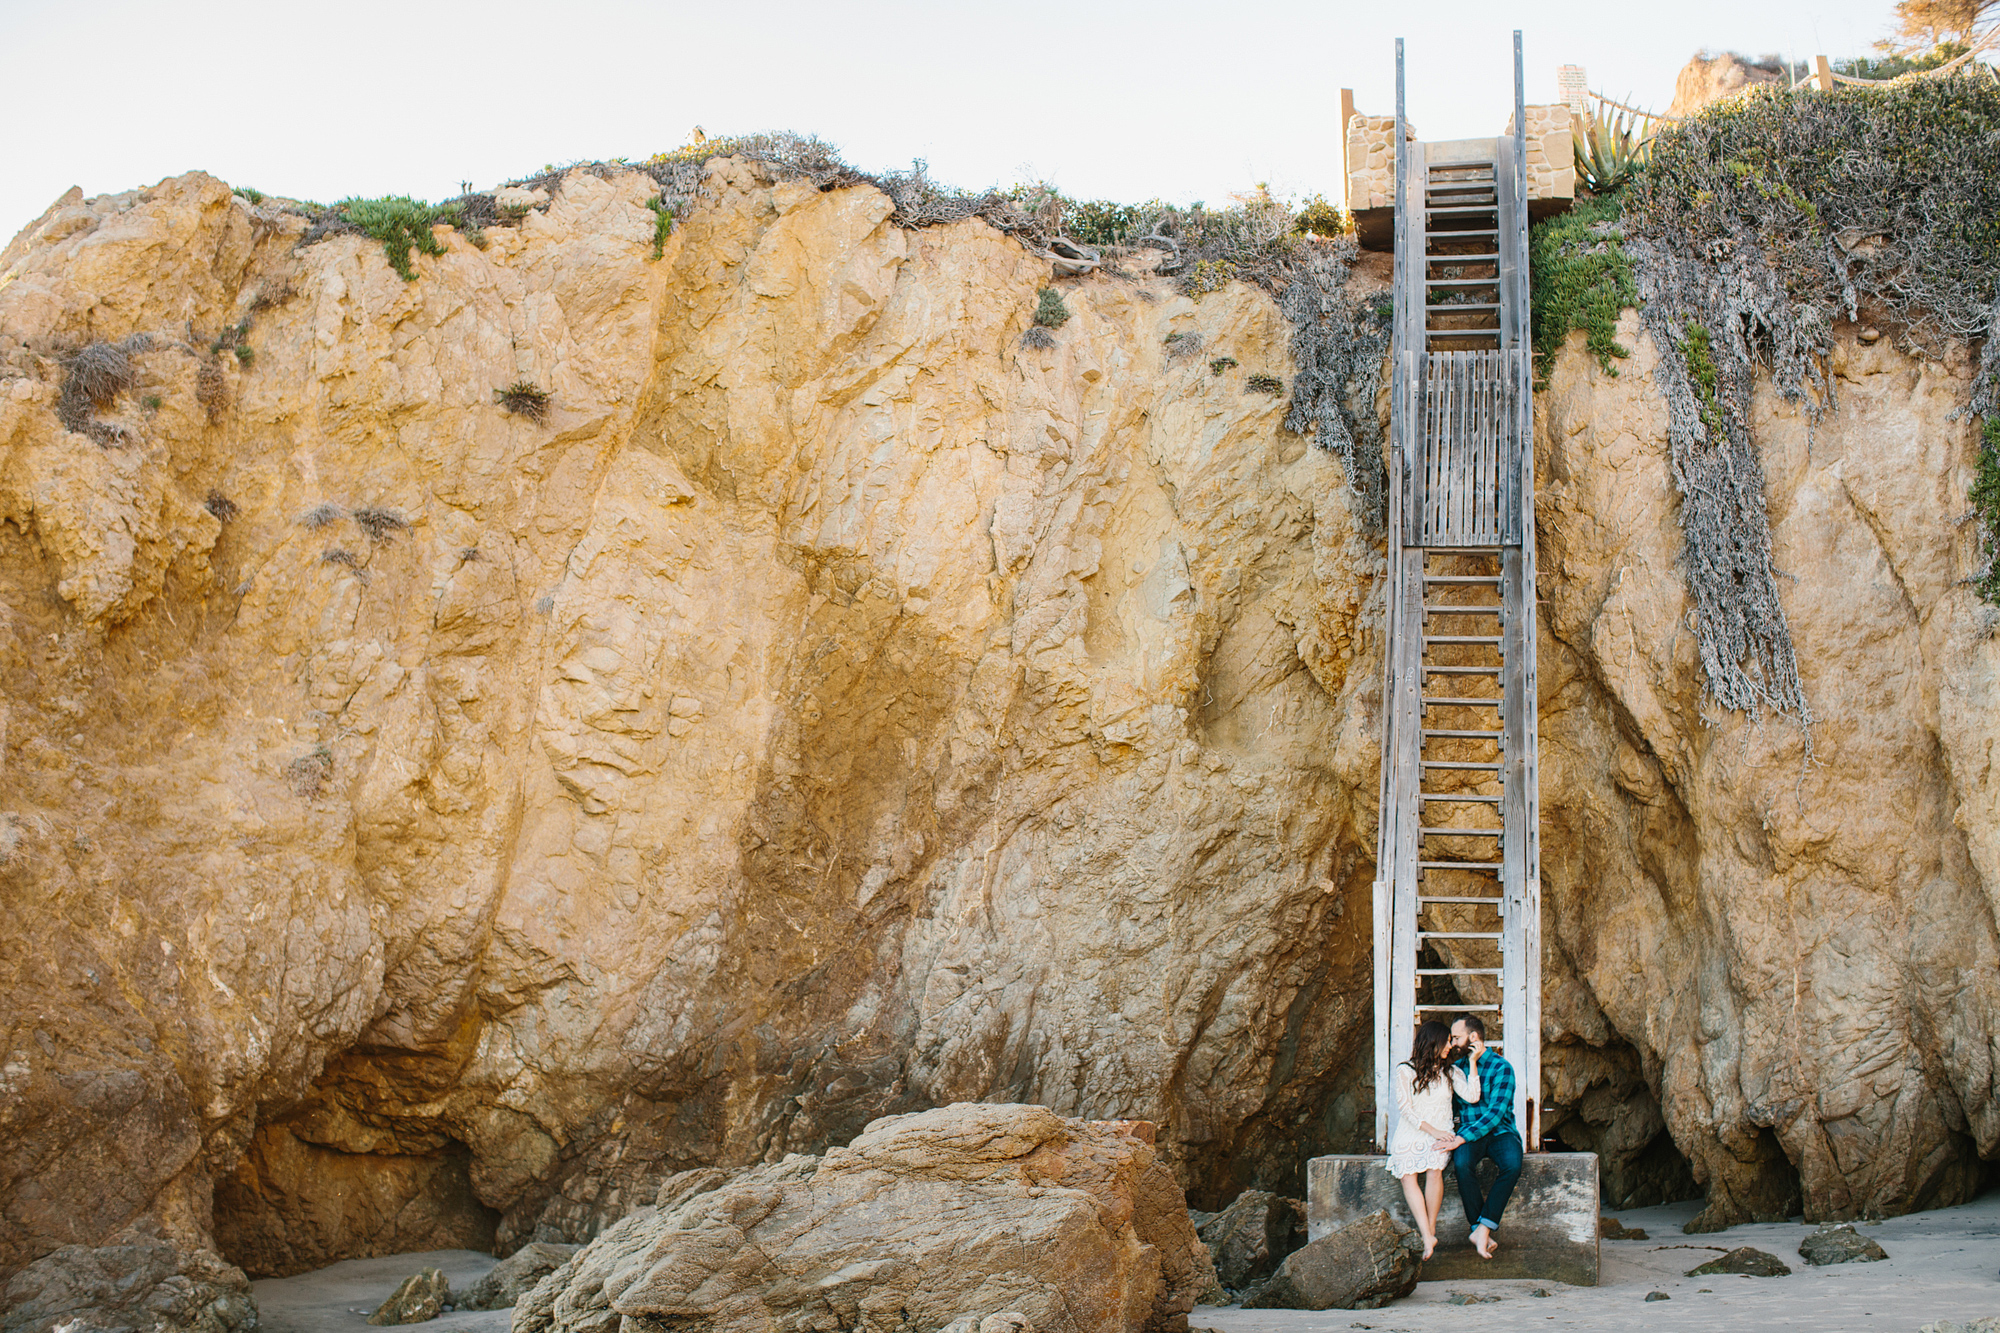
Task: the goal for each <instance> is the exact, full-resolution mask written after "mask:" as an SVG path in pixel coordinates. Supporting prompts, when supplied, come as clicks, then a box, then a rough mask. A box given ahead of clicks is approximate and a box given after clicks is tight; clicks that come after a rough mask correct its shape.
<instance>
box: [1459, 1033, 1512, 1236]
mask: <svg viewBox="0 0 2000 1333" xmlns="http://www.w3.org/2000/svg"><path fill="white" fill-rule="evenodd" d="M1451 1036H1452V1041H1453V1042H1454V1043H1455V1044H1456V1045H1457V1046H1458V1047H1459V1048H1460V1049H1461V1050H1463V1051H1465V1053H1466V1056H1467V1059H1466V1060H1461V1061H1459V1063H1460V1064H1465V1063H1467V1062H1468V1061H1469V1062H1470V1064H1471V1066H1472V1068H1473V1070H1474V1071H1476V1072H1477V1073H1478V1075H1479V1100H1478V1101H1476V1102H1462V1101H1459V1100H1458V1098H1457V1097H1453V1098H1452V1101H1453V1103H1454V1106H1453V1111H1454V1118H1455V1119H1456V1120H1457V1122H1458V1126H1457V1128H1458V1133H1457V1134H1456V1135H1455V1136H1454V1137H1455V1138H1456V1140H1457V1141H1456V1143H1454V1144H1453V1145H1452V1150H1451V1165H1452V1170H1453V1171H1454V1172H1456V1173H1457V1175H1458V1197H1459V1201H1460V1202H1462V1203H1463V1204H1464V1205H1465V1220H1466V1223H1467V1225H1469V1226H1470V1227H1471V1228H1472V1248H1473V1249H1475V1250H1478V1251H1479V1257H1480V1258H1482V1259H1491V1258H1492V1257H1493V1247H1494V1240H1493V1233H1494V1232H1495V1231H1497V1230H1499V1229H1500V1214H1502V1213H1504V1212H1506V1211H1507V1199H1508V1196H1510V1195H1511V1194H1513V1192H1514V1182H1515V1181H1517V1180H1519V1179H1520V1178H1521V1135H1520V1131H1519V1130H1517V1129H1516V1128H1515V1126H1514V1066H1512V1065H1510V1064H1508V1063H1507V1061H1506V1060H1505V1059H1504V1058H1503V1057H1502V1056H1501V1054H1500V1052H1498V1051H1489V1050H1487V1049H1486V1024H1485V1023H1484V1022H1483V1021H1482V1020H1481V1019H1480V1017H1479V1016H1478V1015H1477V1014H1467V1015H1466V1016H1465V1017H1464V1018H1461V1019H1459V1020H1458V1021H1457V1022H1456V1023H1453V1024H1452V1025H1451ZM1482 1157H1491V1158H1492V1159H1493V1164H1494V1165H1495V1166H1497V1167H1499V1168H1500V1174H1499V1175H1497V1176H1495V1177H1494V1178H1493V1192H1492V1193H1491V1194H1486V1195H1482V1194H1481V1193H1480V1190H1479V1177H1478V1176H1477V1175H1475V1174H1474V1173H1473V1172H1474V1168H1476V1167H1477V1166H1478V1165H1479V1159H1480V1158H1482Z"/></svg>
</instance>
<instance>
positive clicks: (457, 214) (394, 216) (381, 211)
mask: <svg viewBox="0 0 2000 1333" xmlns="http://www.w3.org/2000/svg"><path fill="white" fill-rule="evenodd" d="M327 213H328V214H329V215H331V220H333V221H335V222H337V223H341V224H345V226H346V227H350V228H352V229H353V230H355V231H358V232H360V233H361V234H362V235H364V236H372V237H374V238H375V239H376V240H378V241H380V242H381V243H382V253H383V254H385V255H387V256H388V259H389V267H391V268H393V269H395V270H396V272H398V273H400V274H401V275H402V277H403V281H404V282H415V281H416V278H417V271H416V269H415V268H414V267H413V266H412V264H411V261H410V251H412V250H415V251H416V252H417V253H418V254H424V255H441V254H443V253H444V243H443V242H442V241H440V240H438V238H437V236H436V235H435V234H434V233H433V232H432V231H431V228H433V227H435V226H437V225H439V224H440V223H442V224H444V225H445V226H448V227H456V226H458V225H459V224H460V223H461V222H462V221H463V220H464V215H463V213H462V212H461V211H460V210H459V209H458V208H455V207H453V206H452V205H450V204H427V203H425V202H424V201H423V200H421V199H412V198H410V197H409V196H408V195H404V194H392V195H385V196H383V197H382V198H380V199H343V200H341V201H340V202H339V203H337V204H335V205H334V206H333V207H332V208H330V209H328V210H327Z"/></svg>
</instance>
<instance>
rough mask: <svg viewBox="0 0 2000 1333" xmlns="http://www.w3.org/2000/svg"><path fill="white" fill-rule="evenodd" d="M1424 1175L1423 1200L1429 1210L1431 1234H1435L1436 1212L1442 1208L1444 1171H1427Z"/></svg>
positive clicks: (1436, 1224) (1436, 1225)
mask: <svg viewBox="0 0 2000 1333" xmlns="http://www.w3.org/2000/svg"><path fill="white" fill-rule="evenodd" d="M1424 1175H1425V1177H1426V1179H1425V1181H1424V1202H1425V1203H1426V1204H1427V1205H1429V1207H1430V1210H1431V1235H1433V1236H1435V1235H1437V1230H1438V1213H1439V1212H1441V1211H1442V1210H1443V1208H1444V1172H1443V1171H1427V1172H1425V1173H1424Z"/></svg>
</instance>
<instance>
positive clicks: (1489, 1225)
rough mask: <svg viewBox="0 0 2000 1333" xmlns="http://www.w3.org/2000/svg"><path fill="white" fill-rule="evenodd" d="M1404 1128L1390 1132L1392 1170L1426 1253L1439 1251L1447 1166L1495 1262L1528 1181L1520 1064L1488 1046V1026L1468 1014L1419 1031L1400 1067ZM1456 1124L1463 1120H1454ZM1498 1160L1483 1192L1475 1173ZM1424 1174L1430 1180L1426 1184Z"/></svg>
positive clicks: (1477, 1242) (1479, 1242)
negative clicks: (1510, 1212) (1504, 1219)
mask: <svg viewBox="0 0 2000 1333" xmlns="http://www.w3.org/2000/svg"><path fill="white" fill-rule="evenodd" d="M1395 1087H1396V1127H1395V1130H1394V1132H1392V1133H1391V1134H1390V1135H1389V1173H1390V1174H1391V1175H1393V1176H1397V1177H1399V1178H1401V1180H1402V1182H1403V1198H1404V1199H1405V1200H1407V1201H1408V1203H1409V1205H1410V1212H1411V1213H1412V1214H1413V1215H1414V1216H1415V1217H1416V1220H1417V1229H1418V1230H1419V1231H1421V1232H1422V1233H1423V1237H1424V1258H1426V1259H1428V1258H1430V1257H1431V1252H1432V1251H1433V1250H1435V1249H1436V1248H1437V1219H1438V1211H1439V1210H1440V1209H1441V1208H1442V1207H1443V1206H1444V1167H1445V1163H1446V1162H1449V1163H1451V1165H1452V1168H1453V1170H1454V1172H1455V1173H1456V1174H1457V1176H1458V1197H1459V1199H1460V1200H1461V1201H1462V1202H1463V1203H1464V1204H1465V1220H1466V1222H1467V1224H1468V1225H1470V1226H1471V1227H1472V1246H1473V1248H1474V1249H1476V1250H1478V1251H1479V1257H1480V1258H1482V1259H1491V1258H1492V1257H1493V1250H1494V1247H1495V1246H1496V1244H1497V1242H1496V1241H1495V1240H1494V1239H1493V1233H1494V1232H1495V1231H1496V1230H1498V1229H1499V1226H1500V1214H1501V1213H1503V1212H1505V1211H1506V1208H1507V1198H1508V1196H1509V1195H1511V1194H1512V1193H1513V1192H1514V1182H1515V1181H1517V1180H1519V1179H1520V1178H1521V1136H1520V1134H1519V1132H1517V1130H1516V1129H1515V1126H1514V1067H1513V1066H1512V1065H1510V1064H1508V1063H1507V1061H1506V1060H1505V1059H1504V1058H1502V1056H1501V1055H1500V1053H1499V1052H1498V1051H1494V1050H1489V1049H1487V1046H1486V1024H1485V1023H1484V1022H1482V1021H1481V1020H1480V1019H1479V1017H1478V1016H1477V1015H1476V1014H1467V1015H1466V1016H1465V1017H1464V1018H1461V1019H1459V1020H1458V1021H1457V1022H1456V1023H1453V1024H1452V1025H1451V1026H1450V1027H1448V1028H1447V1027H1446V1026H1445V1025H1444V1024H1442V1023H1440V1022H1437V1021H1436V1020H1435V1019H1433V1020H1431V1021H1430V1022H1427V1023H1424V1024H1423V1025H1422V1026H1420V1027H1419V1028H1418V1029H1417V1035H1416V1040H1415V1041H1414V1042H1412V1043H1411V1046H1410V1058H1409V1059H1408V1060H1405V1061H1404V1062H1403V1063H1402V1064H1399V1065H1397V1066H1396V1073H1395ZM1454 1122H1455V1123H1454ZM1482 1157H1491V1158H1492V1159H1493V1162H1494V1165H1496V1166H1498V1167H1499V1168H1500V1174H1499V1175H1498V1176H1497V1177H1495V1178H1494V1181H1493V1192H1492V1193H1491V1194H1486V1195H1482V1194H1481V1193H1480V1189H1479V1180H1478V1177H1476V1176H1475V1175H1474V1174H1473V1172H1474V1169H1475V1168H1476V1167H1477V1166H1478V1164H1479V1159H1480V1158H1482ZM1419 1174H1424V1175H1427V1176H1428V1177H1429V1178H1428V1179H1427V1180H1426V1181H1425V1182H1424V1183H1423V1184H1422V1185H1421V1186H1420V1185H1419V1184H1418V1181H1417V1177H1418V1175H1419Z"/></svg>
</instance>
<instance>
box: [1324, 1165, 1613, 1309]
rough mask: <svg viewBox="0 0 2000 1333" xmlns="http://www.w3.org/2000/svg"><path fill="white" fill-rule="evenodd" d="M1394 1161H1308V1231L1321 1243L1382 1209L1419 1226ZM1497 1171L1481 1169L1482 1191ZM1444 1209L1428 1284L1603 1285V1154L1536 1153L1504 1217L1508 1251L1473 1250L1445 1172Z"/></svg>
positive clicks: (1503, 1241) (1427, 1269) (1454, 1189)
mask: <svg viewBox="0 0 2000 1333" xmlns="http://www.w3.org/2000/svg"><path fill="white" fill-rule="evenodd" d="M1387 1162H1388V1158H1386V1157H1372V1156H1371V1157H1315V1158H1313V1159H1312V1160H1311V1161H1309V1162H1307V1163H1306V1231H1307V1234H1308V1235H1309V1236H1310V1237H1311V1238H1312V1239H1313V1240H1318V1239H1319V1238H1320V1237H1321V1236H1324V1235H1326V1234H1327V1233H1328V1232H1330V1231H1332V1230H1333V1229H1334V1228H1335V1227H1340V1226H1345V1225H1347V1224H1348V1223H1349V1222H1356V1221H1359V1220H1360V1219H1362V1218H1364V1217H1366V1216H1368V1214H1370V1213H1372V1212H1374V1211H1375V1210H1376V1209H1378V1208H1386V1209H1388V1210H1389V1216H1391V1217H1393V1218H1396V1219H1398V1220H1399V1221H1401V1222H1402V1223H1403V1224H1404V1225H1405V1226H1415V1225H1416V1220H1415V1219H1414V1218H1412V1217H1411V1216H1410V1210H1409V1206H1408V1205H1407V1204H1405V1203H1404V1202H1403V1186H1402V1183H1401V1182H1400V1181H1398V1180H1397V1179H1396V1178H1395V1177H1394V1176H1392V1175H1390V1174H1389V1169H1388V1166H1387ZM1495 1170H1496V1168H1495V1167H1494V1165H1493V1163H1492V1162H1491V1161H1484V1162H1481V1163H1480V1164H1479V1183H1480V1186H1481V1188H1486V1187H1487V1186H1489V1185H1490V1184H1491V1182H1492V1180H1493V1176H1494V1174H1495ZM1444 1178H1445V1186H1444V1210H1443V1211H1442V1212H1441V1213H1440V1214H1439V1216H1438V1246H1437V1252H1436V1253H1435V1254H1433V1255H1432V1256H1431V1257H1430V1259H1429V1260H1428V1261H1426V1262H1425V1264H1424V1273H1423V1277H1424V1281H1426V1282H1437V1281H1444V1282H1464V1281H1469V1280H1474V1279H1478V1278H1502V1277H1505V1278H1517V1277H1518V1278H1541V1279H1543V1280H1545V1281H1552V1282H1567V1283H1569V1284H1570V1285H1571V1286H1575V1287H1594V1286H1596V1285H1597V1217H1598V1193H1597V1154H1596V1153H1588V1152H1542V1153H1529V1154H1528V1155H1527V1156H1526V1157H1525V1158H1523V1159H1522V1162H1521V1179H1520V1182H1519V1183H1518V1184H1516V1185H1515V1186H1514V1196H1513V1198H1512V1199H1510V1200H1509V1201H1508V1203H1507V1214H1506V1216H1505V1217H1502V1218H1501V1219H1500V1231H1499V1233H1498V1239H1499V1242H1500V1248H1499V1250H1498V1252H1497V1253H1495V1254H1494V1256H1493V1257H1492V1258H1491V1259H1481V1258H1480V1257H1479V1252H1478V1251H1476V1250H1474V1249H1473V1248H1472V1241H1471V1240H1470V1236H1471V1233H1472V1228H1471V1227H1470V1226H1469V1225H1467V1223H1466V1220H1465V1205H1464V1204H1463V1203H1461V1202H1460V1201H1459V1197H1458V1184H1457V1181H1456V1180H1455V1179H1454V1178H1453V1176H1452V1172H1451V1168H1450V1167H1446V1168H1445V1174H1444Z"/></svg>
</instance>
